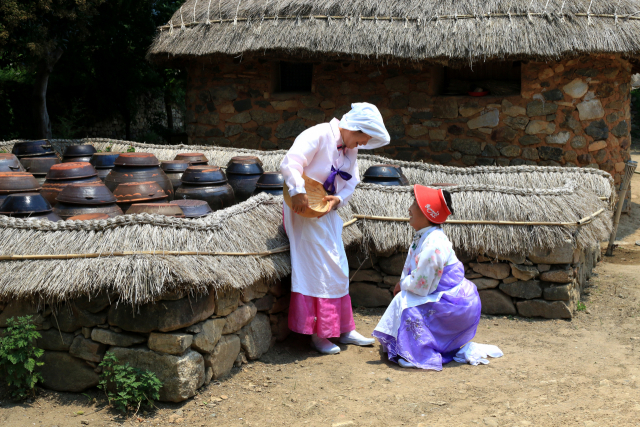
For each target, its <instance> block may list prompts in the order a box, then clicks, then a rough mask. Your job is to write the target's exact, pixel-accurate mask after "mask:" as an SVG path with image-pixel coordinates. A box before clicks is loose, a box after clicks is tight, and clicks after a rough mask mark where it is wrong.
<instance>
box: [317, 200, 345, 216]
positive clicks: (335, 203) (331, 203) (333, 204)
mask: <svg viewBox="0 0 640 427" xmlns="http://www.w3.org/2000/svg"><path fill="white" fill-rule="evenodd" d="M322 201H323V202H329V209H328V210H327V211H326V212H325V213H323V214H322V215H320V216H319V217H318V218H322V217H323V216H325V215H326V214H328V213H329V212H331V211H332V210H334V209H335V208H336V206H338V205H339V204H340V197H337V196H324V197H323V199H322Z"/></svg>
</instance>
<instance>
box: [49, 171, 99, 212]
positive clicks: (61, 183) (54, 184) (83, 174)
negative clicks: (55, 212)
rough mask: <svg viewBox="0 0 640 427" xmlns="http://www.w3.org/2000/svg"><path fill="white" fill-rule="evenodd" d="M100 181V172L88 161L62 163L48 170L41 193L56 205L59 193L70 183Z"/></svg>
mask: <svg viewBox="0 0 640 427" xmlns="http://www.w3.org/2000/svg"><path fill="white" fill-rule="evenodd" d="M85 182H100V178H98V172H96V170H95V169H94V167H93V166H91V164H90V163H88V162H72V163H60V164H58V165H53V166H51V168H50V169H49V172H47V178H46V180H45V181H44V184H42V191H40V194H42V196H43V197H44V198H45V199H47V201H48V202H49V203H51V204H52V205H54V204H55V203H56V197H58V194H60V192H61V191H62V190H63V189H64V188H65V187H66V186H67V185H69V184H80V183H85Z"/></svg>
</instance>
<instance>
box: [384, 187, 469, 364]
mask: <svg viewBox="0 0 640 427" xmlns="http://www.w3.org/2000/svg"><path fill="white" fill-rule="evenodd" d="M414 193H415V201H414V202H413V204H412V205H411V207H410V208H409V224H410V225H411V226H412V227H413V228H414V229H415V230H416V234H415V236H414V238H413V243H412V244H411V248H409V254H408V255H407V260H406V262H405V264H404V269H403V271H402V276H401V278H400V282H399V283H398V284H397V285H396V288H395V290H394V293H395V297H394V299H393V301H392V302H391V304H390V305H389V307H388V308H387V311H385V313H384V315H383V316H382V319H381V320H380V323H378V326H376V328H375V330H374V332H373V336H374V337H376V338H377V339H378V340H379V341H380V343H381V344H382V347H383V350H384V351H385V352H386V353H388V357H389V360H391V361H392V362H395V363H398V364H399V365H400V366H402V367H403V368H422V369H434V370H437V371H440V370H442V365H443V364H444V363H448V362H451V361H452V360H453V357H454V356H455V355H456V353H457V352H458V350H459V349H460V347H462V346H463V345H465V344H466V343H468V342H469V341H471V339H472V338H473V337H474V335H475V334H476V329H477V328H478V323H479V322H480V296H479V295H478V291H477V289H476V287H475V285H474V284H473V283H471V282H470V281H468V280H467V279H465V278H464V266H463V265H462V263H461V262H460V261H458V258H456V255H455V253H454V251H453V247H452V245H451V242H450V241H449V239H448V238H447V236H446V235H445V234H444V233H443V232H442V229H441V228H440V224H442V223H443V222H444V221H445V220H446V219H447V217H448V216H449V215H450V214H452V213H453V208H452V206H451V195H450V194H449V193H448V192H447V191H443V190H436V189H434V188H429V187H425V186H422V185H416V186H414Z"/></svg>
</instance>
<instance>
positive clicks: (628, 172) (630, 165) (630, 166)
mask: <svg viewBox="0 0 640 427" xmlns="http://www.w3.org/2000/svg"><path fill="white" fill-rule="evenodd" d="M637 167H638V162H634V161H633V160H629V161H628V162H627V164H626V165H625V166H624V176H623V177H622V185H621V188H620V194H619V195H618V209H616V215H615V216H614V217H613V231H611V237H610V238H609V246H607V252H606V253H605V255H606V256H613V249H614V247H615V245H614V244H613V242H615V240H616V234H617V233H618V224H619V223H620V214H621V213H622V206H623V205H624V198H625V197H626V195H627V190H628V189H629V184H630V183H631V177H632V176H633V173H634V172H635V170H636V168H637Z"/></svg>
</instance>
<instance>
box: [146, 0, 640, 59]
mask: <svg viewBox="0 0 640 427" xmlns="http://www.w3.org/2000/svg"><path fill="white" fill-rule="evenodd" d="M639 11H640V7H639V6H638V2H637V1H632V0H615V1H593V0H487V1H479V0H403V1H398V0H380V1H371V0H353V1H342V0H213V1H209V0H187V1H186V2H185V3H184V4H183V5H182V7H181V8H180V9H179V10H178V11H177V12H176V13H175V14H174V15H173V17H172V18H171V20H170V21H169V22H168V23H167V25H165V26H162V27H160V28H159V30H160V31H159V33H158V35H157V37H156V39H155V41H154V43H153V45H152V46H151V48H150V50H149V57H150V58H151V59H153V60H164V59H167V58H170V57H173V56H178V57H198V56H204V55H216V54H224V55H238V54H241V53H246V52H258V53H259V54H266V53H284V54H290V55H297V56H309V57H311V56H316V57H321V58H327V57H331V56H334V57H340V56H342V57H344V56H350V57H360V58H369V59H383V60H384V59H387V60H389V59H396V60H397V59H401V60H412V61H417V60H425V59H430V60H439V61H451V60H463V61H466V62H467V63H468V62H469V61H476V60H481V59H487V58H504V57H507V56H508V57H514V58H540V59H542V58H549V59H551V58H554V59H555V58H559V57H561V56H567V55H571V56H573V55H579V54H585V53H607V52H609V53H620V54H626V55H630V56H633V55H637V54H638V53H639V52H640V21H639V19H640V15H639Z"/></svg>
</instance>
